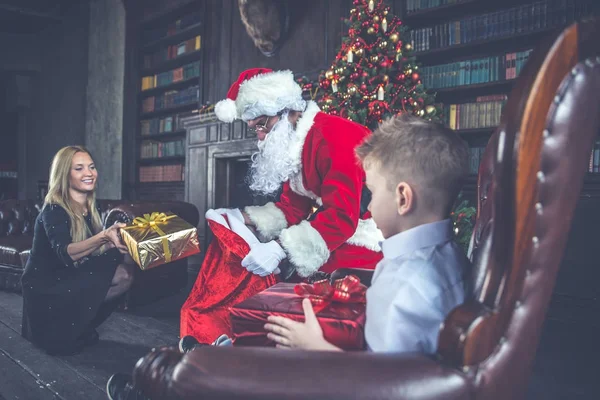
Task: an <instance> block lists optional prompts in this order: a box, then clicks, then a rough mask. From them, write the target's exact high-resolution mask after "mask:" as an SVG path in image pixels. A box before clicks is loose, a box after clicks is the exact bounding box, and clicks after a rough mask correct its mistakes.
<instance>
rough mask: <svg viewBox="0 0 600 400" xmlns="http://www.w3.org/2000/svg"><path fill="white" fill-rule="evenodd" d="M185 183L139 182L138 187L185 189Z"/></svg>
mask: <svg viewBox="0 0 600 400" xmlns="http://www.w3.org/2000/svg"><path fill="white" fill-rule="evenodd" d="M184 185H185V181H159V182H138V183H136V185H135V186H137V187H167V188H169V187H174V188H178V187H184Z"/></svg>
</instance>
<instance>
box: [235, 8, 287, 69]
mask: <svg viewBox="0 0 600 400" xmlns="http://www.w3.org/2000/svg"><path fill="white" fill-rule="evenodd" d="M238 4H239V7H240V15H241V16H242V22H243V23H244V26H245V27H246V32H248V35H249V36H250V37H251V38H252V40H253V41H254V45H255V46H256V47H258V49H259V50H260V51H261V53H263V54H264V55H265V56H267V57H272V56H274V55H275V53H276V52H277V51H278V50H279V48H281V45H282V44H283V42H284V41H285V38H286V35H287V32H288V29H289V19H290V18H289V7H288V0H238Z"/></svg>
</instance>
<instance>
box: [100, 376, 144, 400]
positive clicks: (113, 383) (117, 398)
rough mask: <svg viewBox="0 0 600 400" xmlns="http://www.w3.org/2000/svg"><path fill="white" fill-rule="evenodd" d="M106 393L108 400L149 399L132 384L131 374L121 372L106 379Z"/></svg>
mask: <svg viewBox="0 0 600 400" xmlns="http://www.w3.org/2000/svg"><path fill="white" fill-rule="evenodd" d="M106 394H107V395H108V399H109V400H150V399H148V398H147V397H146V396H144V395H143V394H142V392H141V391H140V390H138V389H136V388H135V387H134V386H133V382H132V379H131V376H129V375H126V374H121V373H118V374H114V375H113V376H111V377H110V378H109V379H108V382H106Z"/></svg>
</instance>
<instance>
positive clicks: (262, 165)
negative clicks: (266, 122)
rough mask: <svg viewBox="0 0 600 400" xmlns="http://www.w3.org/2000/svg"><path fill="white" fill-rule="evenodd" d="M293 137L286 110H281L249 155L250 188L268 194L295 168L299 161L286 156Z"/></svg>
mask: <svg viewBox="0 0 600 400" xmlns="http://www.w3.org/2000/svg"><path fill="white" fill-rule="evenodd" d="M297 140H298V139H297V136H296V131H295V130H294V127H293V126H292V124H291V123H290V121H289V119H288V114H287V113H284V114H283V115H282V116H281V118H280V120H279V121H278V122H277V123H276V124H275V125H274V126H273V128H272V129H271V131H270V132H269V133H268V134H267V137H266V138H265V140H263V141H259V142H258V152H257V153H254V154H253V155H252V165H251V166H250V178H249V179H250V189H251V190H253V191H254V192H257V193H260V194H262V195H267V196H268V195H271V194H273V193H275V192H277V190H278V189H279V188H280V187H281V184H282V183H283V182H285V181H287V180H289V179H290V177H291V176H293V175H294V174H296V173H297V172H298V169H299V163H298V162H296V161H295V160H293V158H292V157H291V156H290V149H291V148H292V144H294V143H295V142H296V141H297Z"/></svg>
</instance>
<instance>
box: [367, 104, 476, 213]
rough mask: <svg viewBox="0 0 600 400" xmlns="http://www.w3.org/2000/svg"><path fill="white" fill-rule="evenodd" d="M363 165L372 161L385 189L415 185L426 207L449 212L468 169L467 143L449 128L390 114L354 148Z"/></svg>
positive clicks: (418, 119) (368, 164)
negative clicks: (386, 186)
mask: <svg viewBox="0 0 600 400" xmlns="http://www.w3.org/2000/svg"><path fill="white" fill-rule="evenodd" d="M356 155H357V156H358V158H359V160H360V161H361V162H362V163H363V165H364V167H365V168H369V166H371V165H376V166H377V167H378V168H379V170H380V172H381V173H382V174H383V175H384V176H385V177H386V180H387V182H388V186H389V189H393V188H395V187H396V185H397V184H398V183H400V182H402V181H404V182H407V183H409V184H411V183H412V184H413V185H415V186H417V187H418V193H419V195H420V196H421V198H422V199H423V200H424V202H425V203H429V207H435V208H438V207H444V212H449V211H450V208H451V207H452V205H453V203H454V201H455V200H456V197H457V196H458V193H459V191H460V189H461V188H462V185H463V184H464V180H465V178H466V177H467V175H468V172H469V147H468V145H467V144H466V142H465V141H464V140H462V139H461V138H460V136H459V135H458V134H457V133H456V132H454V131H452V130H451V129H449V128H446V127H444V126H443V125H440V124H436V123H433V122H428V121H425V120H424V119H422V118H419V117H415V116H412V115H406V114H405V115H401V116H395V117H392V118H390V119H388V120H386V121H384V122H382V123H381V124H380V125H379V128H377V129H376V130H375V131H374V132H373V133H372V134H371V135H369V136H368V137H367V138H366V140H365V141H364V142H363V143H362V144H361V145H360V146H358V147H357V148H356Z"/></svg>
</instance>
